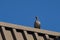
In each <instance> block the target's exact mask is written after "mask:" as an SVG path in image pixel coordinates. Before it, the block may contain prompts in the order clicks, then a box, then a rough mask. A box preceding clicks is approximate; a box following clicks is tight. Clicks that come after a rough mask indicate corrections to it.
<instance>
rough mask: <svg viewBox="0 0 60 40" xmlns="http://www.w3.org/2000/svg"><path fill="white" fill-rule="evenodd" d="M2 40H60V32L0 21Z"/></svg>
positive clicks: (0, 36) (0, 39)
mask: <svg viewBox="0 0 60 40" xmlns="http://www.w3.org/2000/svg"><path fill="white" fill-rule="evenodd" d="M0 40H60V33H58V32H53V31H47V30H42V29H36V28H30V27H25V26H21V25H15V24H10V23H4V22H0Z"/></svg>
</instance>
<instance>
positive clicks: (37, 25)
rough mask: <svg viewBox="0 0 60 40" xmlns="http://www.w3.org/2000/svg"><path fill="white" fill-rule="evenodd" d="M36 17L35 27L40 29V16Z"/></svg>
mask: <svg viewBox="0 0 60 40" xmlns="http://www.w3.org/2000/svg"><path fill="white" fill-rule="evenodd" d="M35 18H36V20H35V22H34V28H38V29H40V26H41V24H40V21H39V20H38V17H37V16H36V17H35Z"/></svg>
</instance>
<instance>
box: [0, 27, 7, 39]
mask: <svg viewBox="0 0 60 40" xmlns="http://www.w3.org/2000/svg"><path fill="white" fill-rule="evenodd" d="M1 35H2V38H3V40H6V38H5V35H4V32H3V28H2V27H1Z"/></svg>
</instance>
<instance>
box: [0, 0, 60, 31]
mask: <svg viewBox="0 0 60 40" xmlns="http://www.w3.org/2000/svg"><path fill="white" fill-rule="evenodd" d="M35 16H38V17H39V20H40V21H41V29H45V30H51V31H57V32H60V0H0V22H9V23H13V24H19V25H25V26H31V27H33V25H34V21H35Z"/></svg>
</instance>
